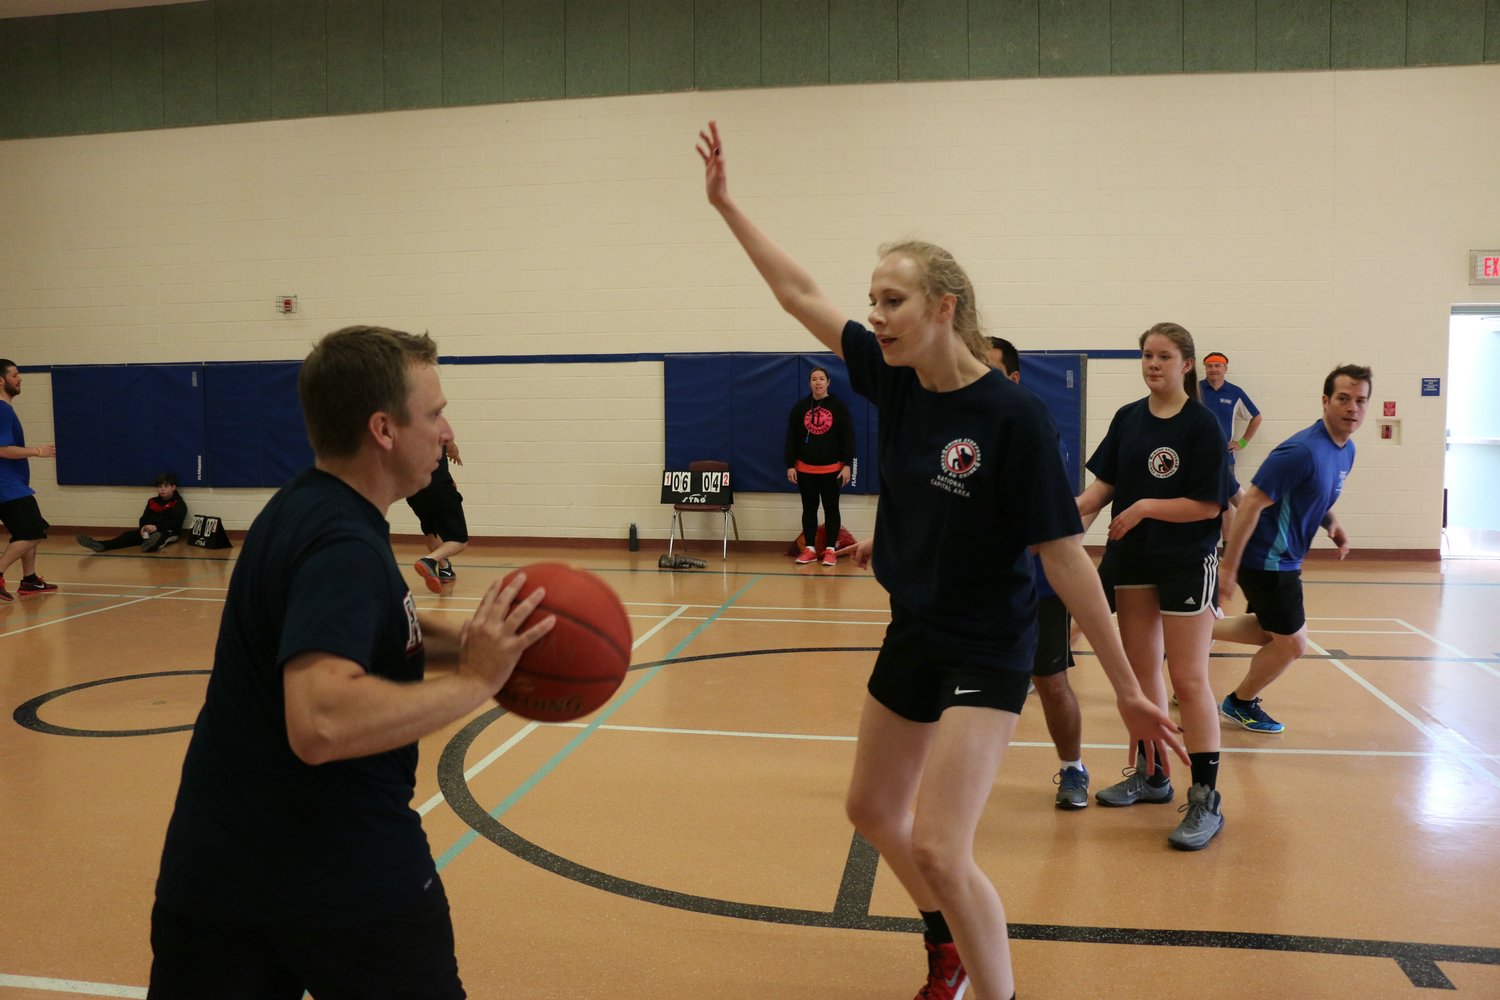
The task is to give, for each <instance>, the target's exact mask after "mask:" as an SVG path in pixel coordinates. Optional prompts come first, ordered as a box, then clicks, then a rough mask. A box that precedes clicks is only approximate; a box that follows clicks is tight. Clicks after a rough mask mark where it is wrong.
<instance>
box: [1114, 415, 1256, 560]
mask: <svg viewBox="0 0 1500 1000" xmlns="http://www.w3.org/2000/svg"><path fill="white" fill-rule="evenodd" d="M1150 399H1151V397H1149V396H1147V397H1145V398H1143V399H1138V400H1136V401H1135V402H1133V403H1126V404H1125V405H1124V406H1122V407H1120V409H1119V410H1117V411H1116V412H1115V416H1114V419H1113V420H1111V421H1110V422H1109V431H1108V433H1106V434H1105V435H1104V440H1103V441H1100V442H1099V447H1098V448H1095V449H1094V454H1093V455H1092V456H1091V457H1090V458H1089V461H1088V470H1089V471H1090V472H1092V473H1093V474H1094V475H1095V477H1097V478H1098V479H1100V480H1102V481H1104V482H1106V483H1108V484H1110V485H1111V486H1113V487H1114V488H1115V496H1114V502H1113V503H1112V504H1111V505H1110V513H1111V515H1117V514H1119V513H1121V512H1122V511H1124V510H1126V509H1127V508H1128V507H1130V505H1131V504H1133V503H1135V502H1136V501H1137V500H1175V499H1180V498H1186V499H1188V500H1210V501H1212V502H1214V503H1216V504H1218V505H1219V510H1220V512H1221V513H1220V514H1216V515H1214V516H1213V517H1211V518H1208V519H1206V520H1202V521H1187V522H1184V523H1178V522H1174V521H1158V520H1156V519H1155V518H1149V517H1148V518H1146V519H1144V520H1142V521H1141V522H1140V523H1139V524H1137V525H1136V526H1135V527H1134V528H1132V529H1131V530H1130V531H1129V532H1127V533H1126V535H1125V537H1124V538H1121V539H1119V540H1118V541H1117V540H1115V539H1110V542H1109V545H1108V548H1109V549H1110V550H1111V551H1113V552H1114V553H1115V554H1116V555H1117V556H1118V557H1120V558H1123V559H1131V560H1139V561H1141V562H1144V563H1146V564H1150V565H1157V566H1160V565H1164V564H1173V563H1178V562H1194V561H1196V560H1199V559H1202V558H1203V557H1204V556H1205V555H1207V554H1208V553H1210V552H1212V551H1213V550H1214V548H1215V547H1216V546H1217V545H1218V544H1219V526H1220V521H1221V519H1222V511H1223V509H1224V508H1225V507H1226V506H1227V505H1228V503H1229V498H1230V496H1232V495H1233V494H1234V487H1233V485H1232V484H1231V480H1230V478H1229V463H1228V462H1227V461H1226V459H1225V448H1224V437H1223V434H1222V432H1221V431H1220V430H1219V424H1218V421H1216V420H1215V419H1214V415H1213V414H1212V413H1210V412H1209V411H1208V408H1207V407H1204V406H1199V405H1197V404H1195V403H1193V402H1192V401H1191V400H1189V401H1188V402H1187V403H1186V404H1185V405H1184V406H1183V407H1182V409H1181V410H1179V411H1178V412H1177V413H1176V414H1174V415H1173V416H1170V417H1167V418H1166V419H1162V418H1161V417H1156V416H1152V414H1151V409H1150V405H1149V404H1150Z"/></svg>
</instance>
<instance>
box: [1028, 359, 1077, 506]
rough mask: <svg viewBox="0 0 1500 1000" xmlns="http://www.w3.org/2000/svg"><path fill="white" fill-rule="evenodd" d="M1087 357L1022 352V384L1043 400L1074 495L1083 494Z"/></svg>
mask: <svg viewBox="0 0 1500 1000" xmlns="http://www.w3.org/2000/svg"><path fill="white" fill-rule="evenodd" d="M1088 360H1089V359H1088V355H1086V354H1027V353H1026V352H1025V351H1022V352H1021V384H1022V385H1023V386H1025V387H1026V388H1028V389H1030V390H1031V391H1032V392H1035V393H1036V394H1037V395H1039V396H1041V397H1042V401H1043V402H1044V403H1046V404H1047V410H1048V412H1050V413H1051V414H1052V419H1053V420H1055V421H1056V422H1057V433H1058V436H1059V437H1060V438H1061V439H1062V446H1063V464H1064V465H1066V466H1067V468H1068V480H1069V482H1071V483H1072V484H1073V492H1074V493H1075V494H1077V493H1081V492H1083V463H1084V462H1085V461H1086V460H1087V458H1088V456H1087V455H1085V454H1084V453H1083V425H1084V418H1085V416H1086V414H1085V407H1084V389H1085V382H1086V380H1087V378H1088Z"/></svg>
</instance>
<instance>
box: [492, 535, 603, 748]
mask: <svg viewBox="0 0 1500 1000" xmlns="http://www.w3.org/2000/svg"><path fill="white" fill-rule="evenodd" d="M516 573H525V574H526V584H525V585H524V586H523V587H522V588H521V592H520V593H519V594H517V595H516V600H518V601H519V600H521V599H523V598H525V597H526V596H527V595H529V594H530V593H531V592H532V591H533V590H535V589H536V588H537V587H542V588H543V589H545V590H546V591H547V596H546V597H545V598H543V599H542V603H541V604H540V605H538V606H537V609H536V610H535V611H533V612H532V613H531V617H530V618H528V619H527V620H526V624H525V625H523V626H522V627H521V629H522V631H524V630H525V629H528V628H530V627H531V626H532V625H535V624H536V623H537V622H539V621H541V620H542V619H543V618H545V617H547V616H548V615H556V616H557V624H556V625H554V626H553V627H552V631H551V632H548V633H547V634H546V635H545V636H543V637H542V639H541V641H539V642H538V643H537V644H536V645H534V646H532V647H531V648H530V649H528V650H526V652H525V653H523V654H521V659H520V661H519V662H518V663H517V664H516V670H515V673H513V674H511V676H510V680H508V681H506V682H505V686H504V687H503V688H501V689H500V691H499V693H498V694H496V695H495V700H496V701H498V702H499V703H500V704H501V705H502V706H503V707H504V708H506V709H508V710H509V711H512V712H514V713H515V714H517V715H519V716H523V717H524V718H527V719H535V720H536V721H538V722H570V721H572V720H573V719H578V718H582V717H583V716H585V715H588V714H589V713H590V712H592V711H594V710H595V709H597V708H599V706H601V705H603V704H604V703H605V702H606V701H608V700H609V699H610V696H611V695H613V694H614V693H615V691H616V690H617V689H618V688H619V687H620V682H621V681H623V680H624V679H625V671H626V670H627V669H628V668H629V667H630V645H631V636H630V619H629V617H628V616H626V614H625V606H624V605H623V604H621V603H620V598H619V596H618V595H617V594H616V593H615V592H614V590H613V589H612V588H611V587H610V585H609V584H607V583H605V582H604V581H603V580H601V579H600V578H599V577H597V576H595V575H594V574H592V573H589V572H586V571H585V570H581V569H574V568H573V567H571V566H567V565H565V564H563V563H534V564H532V565H530V566H523V567H521V568H520V569H518V570H515V571H514V572H512V573H510V574H509V575H508V576H506V578H505V582H506V583H509V582H510V579H511V577H513V576H515V575H516Z"/></svg>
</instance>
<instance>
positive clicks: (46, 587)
mask: <svg viewBox="0 0 1500 1000" xmlns="http://www.w3.org/2000/svg"><path fill="white" fill-rule="evenodd" d="M56 589H57V584H55V583H48V582H47V581H46V580H43V579H42V578H41V577H39V576H33V577H31V578H30V579H25V578H23V579H22V580H21V585H20V586H19V587H17V588H16V593H18V594H46V593H49V592H51V591H54V590H56Z"/></svg>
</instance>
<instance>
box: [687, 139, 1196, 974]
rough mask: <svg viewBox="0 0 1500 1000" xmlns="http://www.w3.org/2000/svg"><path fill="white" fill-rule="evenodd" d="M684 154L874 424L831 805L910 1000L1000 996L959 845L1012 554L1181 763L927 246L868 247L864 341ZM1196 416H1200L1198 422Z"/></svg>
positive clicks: (1030, 433) (973, 806)
mask: <svg viewBox="0 0 1500 1000" xmlns="http://www.w3.org/2000/svg"><path fill="white" fill-rule="evenodd" d="M699 138H700V139H701V140H702V142H701V145H700V146H699V147H698V154H699V156H701V157H702V159H703V162H704V167H705V170H704V173H705V184H706V187H707V192H708V200H709V203H710V204H711V205H713V207H714V208H715V209H717V210H718V212H719V214H720V215H721V216H722V217H723V219H724V221H725V223H727V224H728V226H729V229H730V231H731V232H732V233H733V234H734V236H735V238H736V239H737V240H738V241H739V243H740V245H741V246H742V247H743V248H744V250H745V252H746V254H748V255H749V257H750V260H751V262H752V263H753V264H754V265H755V267H756V269H757V270H758V271H759V272H760V274H761V277H762V278H764V279H765V281H766V284H767V285H769V286H770V288H771V290H772V291H773V292H774V293H775V295H776V299H777V301H778V302H779V303H780V304H781V306H782V308H783V309H785V310H786V311H787V312H788V313H789V314H791V316H792V317H793V318H795V319H796V320H797V321H798V322H800V323H801V324H802V325H803V326H805V327H806V328H807V329H808V331H809V332H811V333H812V334H813V336H814V337H816V338H817V339H818V340H819V341H820V342H822V344H823V345H824V346H825V347H827V348H828V349H830V350H832V351H834V352H835V353H836V354H838V355H839V356H840V357H842V358H843V359H844V361H845V362H846V363H847V364H848V367H849V378H850V384H851V386H852V387H853V388H854V390H855V391H856V392H858V393H860V394H861V395H863V396H865V397H866V398H868V399H870V400H872V401H873V402H874V403H875V404H876V405H877V406H878V407H879V408H880V440H879V459H880V500H879V505H878V507H877V510H876V522H875V538H874V540H873V543H871V542H861V543H860V545H859V546H858V547H857V548H856V550H855V553H854V558H855V562H856V564H857V565H860V566H864V565H868V564H870V562H871V561H872V552H873V564H874V569H875V576H876V578H877V579H878V580H879V581H880V583H881V585H882V586H884V587H885V588H886V590H888V591H889V592H890V595H891V618H892V621H891V625H890V628H889V629H888V630H887V631H886V635H885V640H884V642H883V644H882V646H881V650H880V654H879V656H878V657H877V659H876V662H875V667H874V671H873V673H872V674H871V677H870V681H869V686H868V695H867V696H866V698H865V703H864V709H863V713H862V715H861V718H860V725H859V742H858V745H857V749H856V753H855V762H854V774H853V776H852V778H851V779H850V782H849V793H848V799H847V809H848V813H849V817H850V819H851V820H853V822H854V825H855V827H856V829H858V830H859V832H860V833H861V834H862V835H863V836H864V837H865V838H866V839H867V840H869V841H870V843H872V844H874V845H875V847H876V848H877V849H878V850H879V851H880V854H881V856H882V857H884V858H885V860H886V862H887V863H888V864H889V865H890V866H891V870H892V871H893V872H894V873H895V874H896V877H897V878H898V879H900V881H901V884H902V886H903V887H904V888H905V889H906V891H907V892H908V893H909V894H910V895H911V897H912V900H913V902H914V903H915V904H916V906H917V909H918V910H919V911H920V912H921V914H922V917H923V920H924V922H925V924H926V928H927V932H926V935H925V938H926V940H925V945H926V948H927V953H928V981H927V984H926V986H925V987H924V989H923V992H922V994H921V995H922V996H923V997H931V998H934V1000H943V998H951V997H956V996H962V995H963V994H964V992H965V990H966V989H967V987H968V985H969V982H970V981H971V982H972V984H973V987H974V990H975V992H976V993H978V994H979V995H980V996H984V997H987V998H990V1000H1004V998H1007V997H1012V996H1013V995H1014V992H1015V978H1014V975H1013V973H1012V970H1011V959H1010V946H1009V941H1008V938H1007V933H1006V924H1005V911H1004V909H1003V907H1002V906H1001V903H1000V897H999V894H998V893H996V891H995V887H994V885H993V884H992V883H991V882H990V880H989V878H988V877H987V876H986V875H985V874H984V872H983V871H982V870H981V869H980V868H979V866H978V864H976V863H975V860H974V833H975V830H976V828H977V827H978V824H979V818H980V816H981V814H982V813H983V811H984V806H985V802H986V800H987V799H988V798H989V793H990V789H991V788H992V787H993V785H994V780H995V773H996V770H997V769H998V768H999V766H1000V762H1001V759H1002V758H1003V757H1004V755H1005V749H1006V746H1007V745H1008V744H1009V742H1010V739H1011V737H1012V735H1013V734H1014V733H1015V728H1016V722H1017V720H1018V719H1019V717H1020V716H1019V713H1020V711H1021V706H1022V705H1023V704H1024V703H1025V700H1026V688H1027V683H1028V679H1029V675H1030V670H1031V661H1032V653H1033V649H1034V647H1035V645H1036V626H1035V606H1036V597H1035V590H1034V588H1033V586H1032V580H1031V571H1030V566H1029V558H1028V554H1027V549H1028V547H1035V549H1036V551H1037V552H1038V553H1039V554H1040V556H1041V559H1042V562H1043V563H1044V564H1045V566H1046V568H1047V575H1048V577H1049V578H1050V579H1051V581H1052V584H1053V587H1054V588H1055V589H1056V590H1057V592H1058V594H1060V595H1061V596H1062V597H1063V599H1064V601H1065V602H1066V603H1067V604H1068V606H1069V607H1070V608H1071V609H1072V611H1073V614H1074V615H1075V617H1077V618H1078V620H1079V621H1080V622H1081V623H1082V625H1083V629H1084V631H1085V633H1087V634H1088V636H1089V638H1090V640H1091V641H1092V642H1093V644H1094V648H1095V649H1096V650H1098V651H1099V659H1100V663H1101V664H1102V665H1103V667H1104V669H1105V672H1106V673H1107V674H1108V676H1109V679H1110V682H1111V684H1113V685H1114V688H1115V692H1116V695H1117V705H1118V707H1119V709H1120V714H1121V716H1122V717H1123V718H1124V719H1125V720H1126V725H1127V727H1128V728H1129V729H1130V732H1131V734H1132V737H1133V738H1134V739H1138V740H1141V741H1144V743H1145V745H1146V746H1147V748H1148V752H1149V753H1150V754H1152V755H1153V756H1154V754H1155V752H1156V750H1157V748H1158V746H1157V745H1158V744H1159V745H1160V746H1161V747H1171V748H1172V749H1174V750H1176V752H1177V753H1178V754H1179V755H1180V754H1181V752H1182V751H1181V747H1180V745H1179V743H1178V740H1177V736H1176V735H1175V734H1176V727H1175V726H1174V725H1173V724H1172V722H1171V720H1170V718H1169V717H1168V716H1167V714H1166V712H1165V711H1163V710H1161V709H1160V708H1158V707H1157V706H1155V705H1153V704H1151V702H1150V699H1148V698H1147V697H1146V696H1145V695H1144V694H1143V693H1142V692H1141V689H1140V686H1139V685H1138V684H1137V682H1136V680H1135V679H1134V677H1133V676H1132V675H1131V672H1130V667H1129V665H1128V661H1127V660H1126V658H1125V655H1124V650H1123V649H1122V648H1121V646H1120V641H1119V638H1118V636H1117V635H1116V634H1115V632H1114V630H1113V629H1112V628H1111V627H1110V624H1109V610H1108V608H1107V606H1106V605H1105V602H1104V594H1103V592H1102V591H1101V589H1100V587H1099V584H1098V577H1097V575H1096V574H1095V572H1094V568H1093V564H1092V563H1091V562H1090V560H1089V558H1088V557H1087V555H1085V554H1084V551H1083V547H1082V545H1081V532H1082V527H1081V525H1080V523H1079V519H1078V515H1077V510H1076V508H1075V507H1073V506H1072V504H1071V503H1070V502H1069V500H1068V497H1067V494H1068V482H1067V477H1066V475H1065V473H1064V471H1063V466H1062V461H1061V459H1060V458H1059V457H1058V449H1057V430H1056V427H1055V426H1054V425H1053V424H1052V421H1051V418H1050V417H1049V416H1048V415H1047V412H1046V409H1045V407H1044V406H1043V404H1042V403H1041V401H1040V400H1039V399H1038V398H1037V397H1036V396H1035V395H1033V394H1032V393H1029V392H1026V391H1025V390H1023V389H1021V388H1020V387H1019V386H1016V385H1015V384H1013V383H1012V382H1010V381H1009V380H1008V379H1005V378H1004V377H1002V376H1001V375H1000V374H999V373H998V372H996V371H994V370H993V369H992V368H990V366H989V365H988V364H987V363H986V362H985V361H984V360H983V359H984V357H985V354H984V350H985V347H986V346H988V345H987V344H986V342H985V341H984V339H983V338H982V336H981V335H980V332H979V322H978V314H977V311H976V308H975V304H974V290H973V287H972V285H970V283H969V280H968V278H967V276H966V275H965V274H964V273H963V270H962V269H961V268H960V267H959V266H958V265H957V263H955V262H954V260H953V258H952V257H951V256H949V255H948V254H947V253H946V252H945V251H943V250H942V249H941V248H938V247H934V246H932V245H931V244H925V243H917V242H908V243H903V244H897V245H894V246H890V247H886V248H883V250H882V254H881V257H880V261H879V263H878V264H877V265H876V268H875V273H874V275H873V276H872V277H871V282H870V315H869V321H870V325H871V326H872V327H873V328H874V331H873V332H872V331H870V330H867V329H865V328H864V327H862V326H860V324H858V323H856V322H853V321H846V320H845V318H844V317H843V316H842V315H841V314H840V312H839V310H838V308H837V307H836V306H835V305H834V304H833V303H832V302H830V301H829V299H828V298H827V297H826V296H825V295H824V294H823V292H822V291H821V290H820V289H819V288H818V286H817V284H816V283H815V282H814V281H813V279H812V277H811V276H810V275H809V274H808V273H807V272H806V271H805V270H804V269H803V268H802V267H801V265H799V264H798V263H797V262H796V261H794V260H792V258H791V257H789V256H788V255H787V254H786V252H785V251H784V250H782V249H781V248H780V247H779V246H778V245H777V244H776V243H774V242H773V241H772V240H771V238H770V237H768V236H767V235H766V234H765V233H763V232H762V231H761V230H760V229H759V228H758V227H757V226H755V224H754V223H752V222H751V221H750V220H749V219H748V218H747V217H746V216H745V215H744V213H743V212H741V211H740V209H739V207H738V206H737V205H736V204H735V203H734V201H733V200H732V199H731V198H730V197H729V192H728V186H727V182H726V178H725V167H724V155H723V145H722V143H721V142H720V140H719V131H718V127H717V125H716V124H715V123H713V122H710V123H709V128H708V131H707V132H700V133H699ZM1205 415H1206V411H1205Z"/></svg>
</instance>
